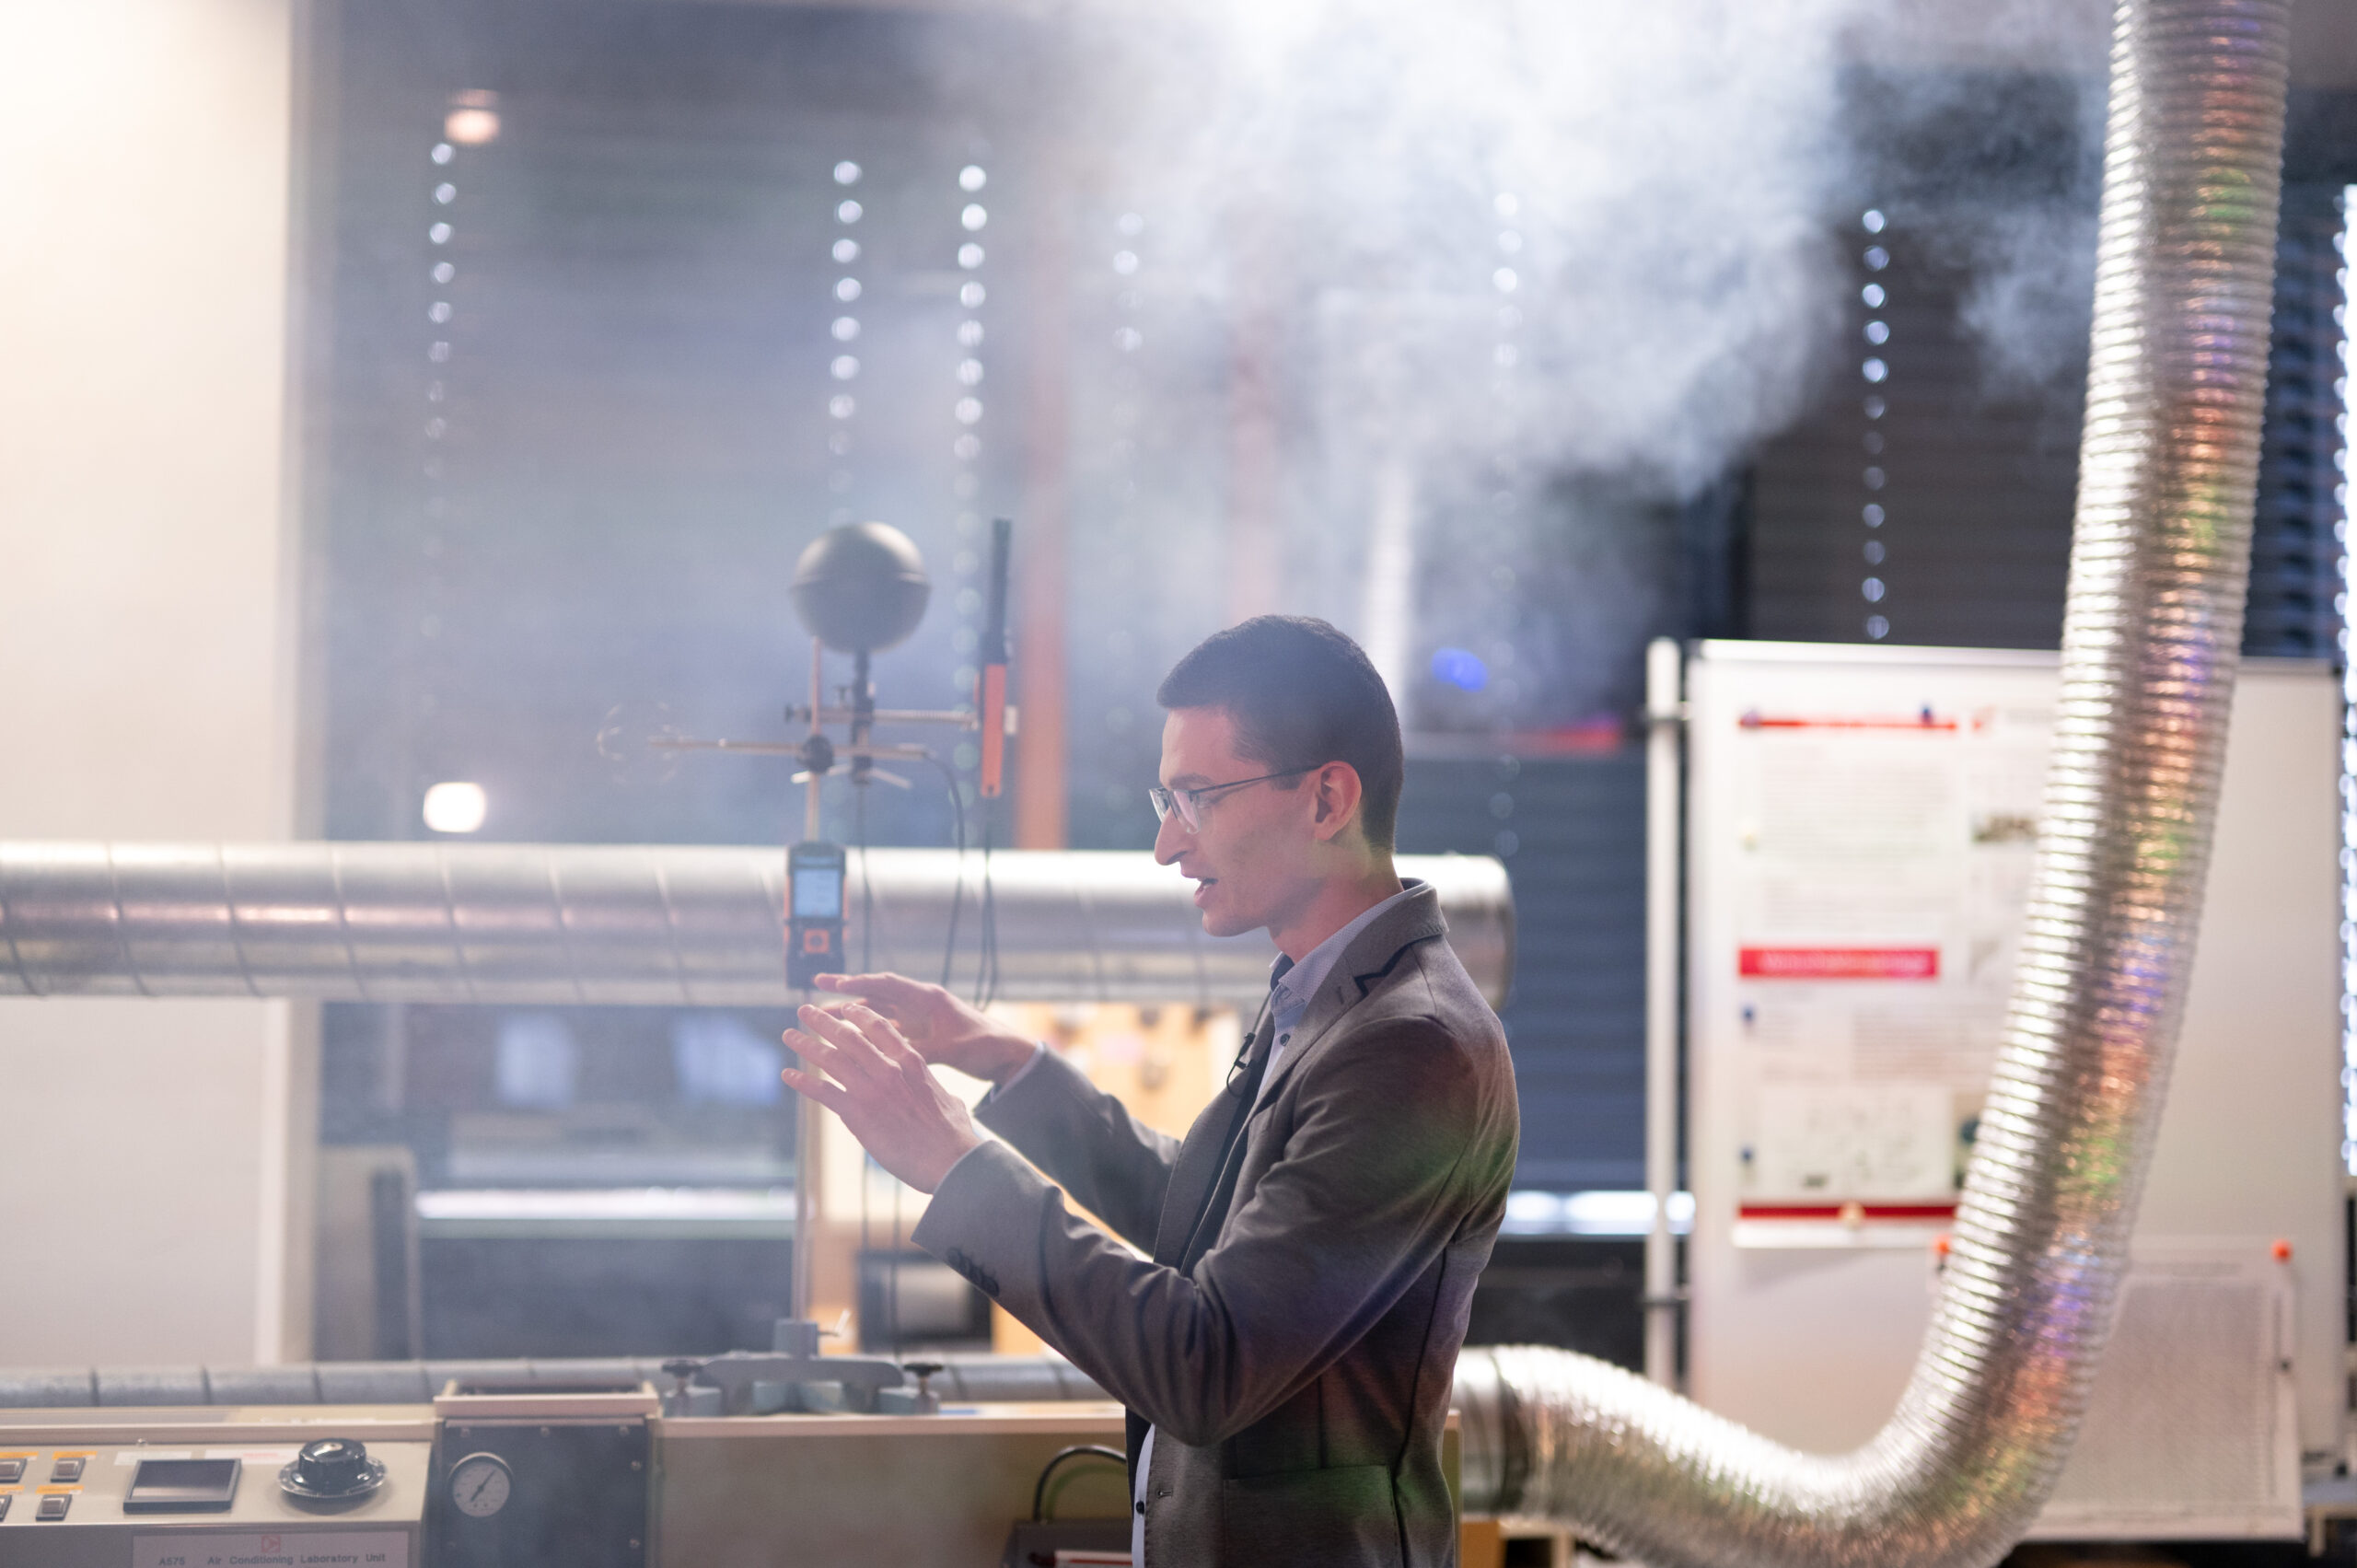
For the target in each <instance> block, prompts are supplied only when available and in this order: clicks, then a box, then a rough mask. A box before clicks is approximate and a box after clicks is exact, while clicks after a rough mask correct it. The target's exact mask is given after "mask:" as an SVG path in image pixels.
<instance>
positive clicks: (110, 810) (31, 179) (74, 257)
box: [0, 0, 316, 1365]
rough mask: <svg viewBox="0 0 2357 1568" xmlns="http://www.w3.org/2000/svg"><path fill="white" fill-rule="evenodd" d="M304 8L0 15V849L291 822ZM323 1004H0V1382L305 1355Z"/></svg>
mask: <svg viewBox="0 0 2357 1568" xmlns="http://www.w3.org/2000/svg"><path fill="white" fill-rule="evenodd" d="M295 4H296V0H73V3H72V4H70V5H17V6H0V213H5V216H4V217H0V343H6V345H7V352H6V360H5V371H0V669H5V670H6V671H7V672H8V674H7V679H6V680H5V681H0V838H13V839H27V838H112V839H268V838H284V837H287V836H289V833H290V830H291V829H292V828H293V825H294V811H295V801H294V781H295V776H296V774H295V767H294V761H293V760H294V755H295V753H294V732H295V723H294V721H295V703H294V697H293V693H294V674H295V668H296V661H295V659H294V657H293V651H294V646H295V639H296V617H295V613H294V604H295V600H294V596H293V593H292V584H293V580H294V568H295V565H296V560H295V554H294V551H293V548H292V540H293V538H294V535H293V532H292V528H291V525H290V523H289V515H290V511H291V508H290V507H289V506H288V505H287V499H288V487H287V484H286V482H285V471H286V468H287V464H286V459H285V453H286V451H287V449H288V443H287V441H286V440H285V424H286V417H285V414H286V400H285V387H286V373H285V367H286V362H287V346H288V343H287V339H288V329H287V320H288V281H287V280H288V228H289V219H288V214H289V191H290V185H291V180H290V169H291V151H292V143H291V127H292V120H293V82H294V66H293V63H294V30H293V29H294V17H295V11H294V6H295ZM313 1016H315V1014H314V1013H313V1012H311V1011H309V1010H298V1009H295V1008H292V1007H290V1006H289V1005H286V1004H284V1003H262V1002H232V1001H218V1002H215V1001H171V1002H148V1001H139V1000H123V1001H106V1000H88V999H75V1000H59V1001H35V1000H23V999H13V1000H5V1001H0V1191H6V1192H9V1193H13V1194H16V1196H17V1213H18V1214H19V1218H20V1222H21V1225H22V1228H23V1232H24V1234H23V1235H22V1236H20V1237H19V1244H18V1246H17V1247H16V1248H13V1249H12V1253H13V1254H14V1256H13V1260H12V1262H11V1265H10V1266H9V1267H7V1268H6V1269H0V1362H6V1363H10V1364H15V1365H27V1364H38V1363H52V1364H75V1363H80V1364H89V1363H99V1362H106V1363H114V1364H122V1363H128V1362H141V1361H145V1362H197V1361H208V1362H214V1363H219V1364H229V1365H236V1364H243V1363H247V1362H250V1361H254V1360H257V1359H260V1360H275V1359H278V1358H280V1357H281V1356H282V1355H285V1354H288V1353H302V1352H303V1351H304V1350H305V1349H306V1341H307V1337H308V1309H305V1310H299V1311H298V1310H293V1309H291V1308H290V1306H289V1304H290V1303H308V1299H309V1292H308V1272H307V1265H306V1263H305V1259H306V1258H307V1257H308V1240H307V1230H306V1226H307V1225H308V1185H309V1177H308V1164H307V1159H306V1156H305V1155H304V1153H303V1151H305V1150H306V1149H308V1146H309V1144H310V1142H311V1138H310V1133H309V1129H308V1126H307V1125H304V1124H303V1122H304V1115H303V1114H301V1113H298V1112H297V1111H296V1109H295V1108H297V1107H302V1108H308V1107H310V1106H312V1105H313V1104H314V1103H315V1100H316V1096H315V1095H314V1094H312V1093H310V1092H308V1081H309V1076H310V1073H311V1071H312V1069H311V1064H310V1063H311V1058H312V1054H313V1053H312V1049H311V1044H310V1041H311V1039H312V1036H313V1033H314V1030H313V1028H311V1027H310V1020H311V1018H312V1017H313ZM34 1237H38V1238H39V1239H40V1240H41V1242H42V1244H43V1245H41V1247H40V1248H39V1249H37V1250H36V1249H32V1248H31V1247H30V1246H29V1242H30V1241H31V1240H32V1239H33V1238H34Z"/></svg>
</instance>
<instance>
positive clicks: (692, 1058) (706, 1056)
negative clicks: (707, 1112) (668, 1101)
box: [671, 1013, 785, 1105]
mask: <svg viewBox="0 0 2357 1568" xmlns="http://www.w3.org/2000/svg"><path fill="white" fill-rule="evenodd" d="M784 1065H785V1053H784V1051H783V1050H782V1049H780V1048H779V1047H778V1046H777V1045H775V1044H773V1043H772V1042H771V1041H769V1040H763V1039H762V1038H761V1036H759V1035H757V1034H755V1033H754V1032H753V1031H752V1030H751V1029H749V1028H746V1027H745V1025H744V1023H743V1022H742V1021H741V1020H739V1019H737V1018H735V1017H732V1016H729V1015H728V1014H726V1013H682V1014H680V1015H679V1016H678V1017H676V1018H674V1019H672V1021H671V1071H672V1072H673V1073H674V1074H677V1076H678V1078H679V1098H681V1099H684V1100H686V1101H687V1102H688V1103H689V1104H691V1105H775V1104H776V1103H777V1102H778V1100H779V1099H780V1098H783V1096H784V1092H785V1086H784V1084H782V1083H780V1082H779V1081H778V1076H777V1071H778V1069H779V1068H780V1067H783V1066H784Z"/></svg>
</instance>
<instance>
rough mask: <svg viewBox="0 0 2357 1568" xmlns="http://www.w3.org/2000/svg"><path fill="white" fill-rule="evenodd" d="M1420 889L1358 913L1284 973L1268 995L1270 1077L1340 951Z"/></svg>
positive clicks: (1418, 884)
mask: <svg viewBox="0 0 2357 1568" xmlns="http://www.w3.org/2000/svg"><path fill="white" fill-rule="evenodd" d="M1422 886H1423V884H1422V883H1421V882H1411V883H1409V884H1408V885H1407V886H1406V887H1405V888H1402V889H1400V890H1399V891H1398V892H1396V893H1394V894H1392V895H1391V896H1390V897H1389V898H1387V899H1386V900H1383V901H1382V902H1381V903H1379V904H1376V906H1375V907H1374V908H1372V909H1369V910H1365V911H1364V912H1361V913H1360V914H1359V916H1358V918H1357V919H1355V920H1353V921H1352V922H1351V923H1349V924H1348V925H1345V926H1343V927H1342V929H1341V930H1340V931H1337V932H1336V933H1334V935H1331V936H1329V937H1328V938H1326V940H1325V941H1323V942H1320V943H1319V944H1318V946H1317V947H1312V948H1311V949H1310V950H1309V951H1308V952H1307V953H1306V954H1305V955H1304V956H1303V958H1302V960H1301V961H1300V962H1299V963H1297V964H1295V965H1294V966H1293V968H1291V969H1289V970H1286V971H1285V972H1284V974H1283V976H1282V977H1281V978H1280V979H1279V980H1278V981H1277V982H1276V985H1275V987H1274V988H1273V989H1272V990H1271V992H1270V993H1269V1011H1270V1016H1271V1021H1272V1022H1273V1023H1274V1024H1275V1025H1276V1030H1277V1039H1276V1043H1275V1045H1274V1046H1273V1047H1272V1048H1271V1052H1270V1056H1269V1071H1270V1073H1271V1074H1274V1073H1275V1072H1276V1066H1277V1058H1278V1057H1279V1056H1281V1055H1283V1053H1284V1049H1285V1047H1286V1046H1287V1045H1289V1044H1291V1043H1292V1039H1291V1037H1292V1035H1293V1031H1294V1030H1295V1029H1297V1028H1300V1027H1301V1019H1302V1015H1304V1014H1305V1013H1306V1012H1308V1011H1309V1003H1310V999H1311V998H1312V997H1314V996H1316V995H1317V994H1318V988H1319V987H1320V986H1322V985H1324V984H1325V983H1326V977H1327V976H1328V975H1329V974H1332V973H1333V972H1334V966H1335V965H1336V964H1338V963H1340V962H1341V960H1342V952H1343V949H1345V948H1347V947H1350V945H1351V944H1352V943H1353V941H1355V940H1357V938H1358V935H1359V933H1360V932H1362V931H1364V930H1365V929H1366V928H1367V927H1368V926H1370V925H1373V924H1374V923H1376V921H1377V920H1379V919H1381V918H1382V916H1383V912H1385V911H1386V910H1387V909H1390V908H1391V907H1392V906H1393V905H1395V904H1398V903H1399V902H1400V901H1402V900H1405V899H1406V898H1407V897H1408V895H1409V894H1411V893H1412V892H1414V891H1415V890H1416V889H1418V888H1421V887H1422Z"/></svg>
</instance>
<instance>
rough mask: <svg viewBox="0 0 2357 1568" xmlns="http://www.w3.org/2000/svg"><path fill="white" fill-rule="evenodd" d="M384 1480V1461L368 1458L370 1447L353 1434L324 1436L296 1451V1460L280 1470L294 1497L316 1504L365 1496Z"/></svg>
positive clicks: (286, 1488) (281, 1482)
mask: <svg viewBox="0 0 2357 1568" xmlns="http://www.w3.org/2000/svg"><path fill="white" fill-rule="evenodd" d="M384 1482H385V1464H384V1461H383V1460H381V1459H372V1458H369V1457H368V1446H367V1445H366V1444H365V1443H362V1442H361V1441H359V1440H358V1439H357V1438H353V1437H321V1438H319V1439H317V1440H316V1441H313V1442H309V1443H306V1444H304V1445H303V1446H302V1447H301V1448H299V1449H297V1450H296V1454H295V1462H294V1463H293V1464H291V1465H288V1466H287V1467H286V1468H285V1469H283V1470H280V1471H279V1472H278V1484H279V1486H280V1487H281V1488H283V1489H284V1491H285V1492H286V1493H289V1494H290V1495H292V1496H296V1497H302V1498H308V1499H309V1500H311V1501H312V1502H315V1503H332V1502H338V1501H341V1500H343V1499H344V1498H348V1497H363V1496H366V1495H367V1494H368V1493H371V1492H374V1491H376V1490H377V1488H378V1487H379V1486H382V1485H383V1484H384Z"/></svg>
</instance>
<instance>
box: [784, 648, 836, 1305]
mask: <svg viewBox="0 0 2357 1568" xmlns="http://www.w3.org/2000/svg"><path fill="white" fill-rule="evenodd" d="M826 652H827V645H825V644H824V643H821V642H820V641H819V639H818V638H816V637H813V638H811V639H810V712H811V714H812V715H813V717H812V719H811V721H810V733H811V734H813V735H817V734H818V733H819V721H818V719H817V717H816V715H817V714H818V712H819V695H820V687H819V681H820V679H821V677H822V674H823V671H822V670H821V668H820V663H821V661H822V660H823V659H824V658H825V657H826ZM824 782H825V780H824V777H823V775H821V774H820V773H819V770H817V769H816V768H813V769H811V770H810V776H809V778H808V779H807V781H806V782H805V784H804V792H803V807H802V837H803V839H804V841H805V842H810V843H816V842H818V841H819V786H820V785H821V784H823V783H824ZM792 880H793V878H792V877H788V878H787V882H788V887H787V889H786V904H787V907H788V908H791V907H792V906H793V901H794V892H793V888H792V886H791V884H792ZM818 1170H819V1105H818V1102H817V1101H815V1100H813V1099H811V1098H810V1097H809V1096H807V1095H796V1096H795V1109H794V1278H793V1279H792V1281H790V1282H789V1283H790V1284H791V1285H792V1291H791V1294H790V1295H789V1298H788V1309H787V1313H786V1315H787V1316H788V1317H789V1318H794V1319H795V1321H797V1322H805V1321H807V1320H808V1319H809V1317H810V1310H811V1308H810V1270H811V1268H812V1266H813V1263H814V1260H816V1258H817V1256H818V1241H819V1236H818V1231H819V1205H818V1201H817V1200H818V1193H817V1191H815V1187H816V1181H815V1178H816V1177H817V1174H818Z"/></svg>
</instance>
